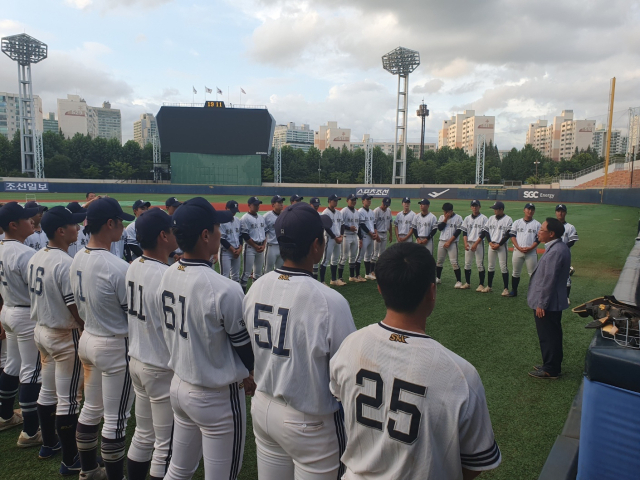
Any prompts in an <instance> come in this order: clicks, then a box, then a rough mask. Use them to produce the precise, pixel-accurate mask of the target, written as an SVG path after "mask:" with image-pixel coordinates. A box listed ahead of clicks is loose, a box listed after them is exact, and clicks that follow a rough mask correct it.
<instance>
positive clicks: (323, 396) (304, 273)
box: [243, 203, 355, 480]
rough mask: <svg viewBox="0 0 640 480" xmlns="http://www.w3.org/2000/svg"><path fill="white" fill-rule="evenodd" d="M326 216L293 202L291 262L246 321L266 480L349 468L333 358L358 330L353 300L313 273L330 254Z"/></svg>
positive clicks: (255, 298) (284, 242) (286, 231)
mask: <svg viewBox="0 0 640 480" xmlns="http://www.w3.org/2000/svg"><path fill="white" fill-rule="evenodd" d="M325 228H331V219H330V217H329V216H327V215H318V213H317V212H315V211H314V210H313V209H312V208H311V207H310V206H309V205H306V204H303V203H302V204H296V205H292V206H289V207H287V208H286V209H284V211H283V212H282V213H281V214H280V217H279V218H278V221H277V222H276V232H278V242H279V243H280V252H281V254H282V256H283V258H284V260H285V261H284V265H283V267H282V268H281V269H279V270H276V271H275V272H269V273H268V274H266V275H265V276H264V277H263V278H261V279H260V280H259V281H258V282H256V283H255V284H254V286H253V287H252V288H251V290H250V291H249V293H248V294H247V296H246V298H245V300H244V307H243V310H244V321H245V323H246V324H247V330H248V331H249V336H250V338H251V343H252V346H253V351H254V353H255V365H256V366H255V372H254V377H255V381H256V385H257V391H256V395H255V397H254V399H253V401H252V402H251V417H252V421H253V431H254V434H255V438H256V447H257V456H258V479H259V480H294V479H305V480H325V479H326V480H334V479H336V478H342V474H343V473H344V470H343V466H342V465H341V463H340V456H341V455H342V452H343V450H344V446H345V442H346V437H345V435H344V431H343V415H342V410H341V409H340V404H339V403H338V402H337V401H336V399H335V398H333V396H332V395H331V392H330V391H329V360H330V359H331V357H333V355H334V354H335V352H336V351H337V350H338V348H339V346H340V344H341V343H342V341H343V340H344V338H346V336H347V335H349V334H350V333H352V332H354V331H355V325H354V322H353V318H352V316H351V312H350V310H349V304H348V303H347V301H346V300H345V299H344V298H343V297H342V295H340V294H339V293H338V292H336V291H335V290H332V289H330V288H328V287H327V286H326V285H323V284H321V283H319V282H317V281H315V279H314V278H313V276H312V273H311V269H312V266H313V264H314V263H316V262H318V261H319V260H320V259H321V258H322V255H323V252H324V232H325V230H324V229H325Z"/></svg>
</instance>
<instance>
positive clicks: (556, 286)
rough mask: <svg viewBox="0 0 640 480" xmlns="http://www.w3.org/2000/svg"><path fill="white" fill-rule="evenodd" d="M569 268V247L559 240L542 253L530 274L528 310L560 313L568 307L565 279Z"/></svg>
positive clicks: (567, 276)
mask: <svg viewBox="0 0 640 480" xmlns="http://www.w3.org/2000/svg"><path fill="white" fill-rule="evenodd" d="M570 267H571V252H570V251H569V247H567V245H566V244H565V243H564V242H563V241H562V240H561V239H559V240H558V241H557V242H555V243H553V244H552V245H551V246H549V248H547V251H546V252H544V254H543V255H542V257H540V261H539V262H538V265H537V266H536V268H535V269H534V270H533V273H532V274H531V281H530V282H529V291H528V292H527V304H528V305H529V307H530V308H532V309H534V310H535V309H536V308H542V309H543V310H549V311H550V312H560V311H562V310H565V309H566V308H568V307H569V302H568V300H567V279H568V278H569V268H570Z"/></svg>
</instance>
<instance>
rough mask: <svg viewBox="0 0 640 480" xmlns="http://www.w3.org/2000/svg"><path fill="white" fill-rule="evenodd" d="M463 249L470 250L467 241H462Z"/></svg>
mask: <svg viewBox="0 0 640 480" xmlns="http://www.w3.org/2000/svg"><path fill="white" fill-rule="evenodd" d="M464 249H465V250H466V251H467V252H468V251H469V250H471V247H470V246H469V244H468V243H467V242H464Z"/></svg>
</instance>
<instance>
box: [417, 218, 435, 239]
mask: <svg viewBox="0 0 640 480" xmlns="http://www.w3.org/2000/svg"><path fill="white" fill-rule="evenodd" d="M415 222H416V223H415V228H416V232H417V234H418V236H419V237H428V236H429V235H431V232H432V231H433V230H434V229H436V230H437V228H438V220H436V216H435V215H434V214H433V213H431V212H429V213H427V214H426V215H422V212H421V213H418V214H416V219H415Z"/></svg>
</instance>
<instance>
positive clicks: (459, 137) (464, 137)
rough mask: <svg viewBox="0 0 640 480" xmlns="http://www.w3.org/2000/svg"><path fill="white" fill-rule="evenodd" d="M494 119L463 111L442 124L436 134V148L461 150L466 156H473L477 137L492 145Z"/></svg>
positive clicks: (473, 111) (472, 111)
mask: <svg viewBox="0 0 640 480" xmlns="http://www.w3.org/2000/svg"><path fill="white" fill-rule="evenodd" d="M495 124H496V117H494V116H485V115H476V112H475V110H465V111H464V112H463V113H458V114H456V115H454V116H453V117H451V118H450V119H449V120H445V121H444V122H442V128H441V129H440V131H439V132H438V147H439V148H440V147H450V148H462V149H464V151H465V152H466V153H467V154H470V155H472V154H475V152H476V146H477V142H478V135H484V137H485V142H486V143H487V144H489V142H491V143H494V141H495V139H494V134H495Z"/></svg>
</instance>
